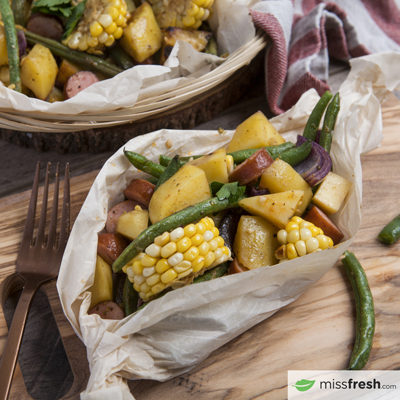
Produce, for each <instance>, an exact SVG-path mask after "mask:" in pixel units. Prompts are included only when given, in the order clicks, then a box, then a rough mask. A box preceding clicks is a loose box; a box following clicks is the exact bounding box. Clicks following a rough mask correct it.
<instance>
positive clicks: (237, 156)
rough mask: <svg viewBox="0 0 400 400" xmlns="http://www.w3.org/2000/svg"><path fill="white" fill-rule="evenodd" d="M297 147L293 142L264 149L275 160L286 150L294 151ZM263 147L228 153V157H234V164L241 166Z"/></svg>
mask: <svg viewBox="0 0 400 400" xmlns="http://www.w3.org/2000/svg"><path fill="white" fill-rule="evenodd" d="M294 147H295V144H294V143H292V142H285V143H281V144H278V145H276V146H267V147H264V148H265V150H267V151H268V153H269V154H270V156H271V157H272V158H273V159H275V158H278V157H279V155H280V154H282V153H283V152H284V151H286V150H290V149H293V148H294ZM260 149H261V147H259V148H257V149H245V150H238V151H235V152H233V153H228V155H230V156H232V158H233V162H234V163H235V164H236V165H237V164H241V163H242V162H243V161H245V160H247V159H248V158H249V157H250V156H252V155H253V154H254V153H256V152H257V151H258V150H260Z"/></svg>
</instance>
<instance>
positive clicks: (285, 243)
mask: <svg viewBox="0 0 400 400" xmlns="http://www.w3.org/2000/svg"><path fill="white" fill-rule="evenodd" d="M327 97H328V99H329V100H328V101H326V98H327ZM329 101H331V102H334V103H335V104H337V105H338V104H339V103H338V102H339V96H335V98H334V99H333V100H332V95H331V94H330V93H329V92H328V93H326V94H325V95H324V96H323V97H322V98H321V100H320V102H319V103H318V104H317V105H316V107H315V110H317V111H318V112H313V113H312V114H311V116H310V119H313V120H314V122H313V125H316V127H317V129H316V135H315V140H311V139H307V138H305V137H304V135H301V136H300V135H299V136H298V138H297V143H291V142H287V141H285V140H284V139H283V137H282V136H281V135H280V134H279V132H278V131H277V130H276V129H275V128H274V126H273V125H272V124H271V123H270V122H269V121H268V119H267V118H266V117H265V116H264V114H263V113H261V112H260V111H259V112H257V113H255V114H254V115H252V116H251V117H249V118H248V119H247V120H246V121H244V122H243V123H242V124H240V125H239V126H238V127H237V129H236V131H235V133H234V135H233V137H232V139H231V141H230V143H229V145H228V146H227V148H222V149H218V150H216V151H214V152H213V153H212V154H208V155H189V156H187V155H175V156H174V157H172V158H169V157H167V156H165V155H160V159H159V163H156V162H153V161H151V160H149V159H147V158H146V157H144V156H143V155H141V154H138V153H134V152H132V151H128V150H125V156H126V157H127V159H128V160H129V161H130V162H131V164H132V165H133V166H134V167H135V168H137V169H138V170H140V171H143V172H146V173H147V174H149V176H148V178H143V179H139V178H135V179H133V180H132V181H131V182H130V183H129V185H128V186H127V187H126V188H125V189H124V191H123V194H124V197H125V199H126V200H124V201H122V202H121V203H118V204H116V205H114V206H113V207H112V208H111V209H110V210H109V212H108V217H107V222H106V226H105V228H106V229H105V230H106V231H105V232H101V233H99V235H98V250H97V260H98V261H97V266H96V272H95V281H94V284H93V286H92V288H91V292H92V297H91V307H92V312H96V313H98V314H100V315H101V316H102V317H103V318H114V317H115V316H114V314H113V313H112V314H111V315H108V314H107V313H106V312H105V311H104V310H106V309H107V307H108V306H107V305H109V302H112V301H113V302H116V303H117V304H114V303H113V304H114V307H117V306H118V305H119V306H120V307H121V309H122V310H124V313H125V315H129V314H131V313H132V312H135V311H136V310H137V309H138V308H139V307H143V306H144V305H145V304H147V303H148V302H149V301H152V300H154V299H157V298H159V297H161V296H163V295H164V294H165V293H168V292H169V291H171V290H176V289H179V288H180V287H182V286H186V285H189V284H196V283H198V282H202V281H206V280H210V279H214V278H217V277H220V276H223V275H226V274H234V273H244V272H246V271H249V270H253V269H256V268H268V266H272V265H275V264H278V263H282V262H286V261H289V260H293V259H295V258H298V257H306V256H307V255H308V254H312V253H315V252H319V251H329V249H330V248H332V247H333V246H335V245H337V244H338V243H339V242H340V241H341V240H342V239H343V238H344V235H343V233H342V232H341V231H340V229H339V228H338V227H337V226H336V225H335V223H333V222H332V220H331V219H330V216H331V215H332V214H335V213H336V212H337V211H338V210H339V209H340V208H341V206H342V204H343V202H344V200H345V198H346V196H347V194H348V192H349V191H350V189H351V186H352V184H351V183H350V182H349V181H348V180H347V179H345V178H344V177H341V176H339V175H337V174H336V173H334V172H333V171H332V170H331V167H332V161H331V157H330V155H329V149H328V151H327V150H326V149H324V148H323V147H322V146H321V145H320V144H318V143H317V141H318V140H319V139H318V138H320V137H321V133H322V131H319V130H318V126H319V125H320V121H321V120H322V116H323V114H324V111H325V109H326V107H327V105H328V103H329ZM321 108H322V112H321ZM315 110H314V111H315ZM332 110H333V111H332ZM338 110H339V108H338V107H330V108H328V110H327V111H326V113H325V119H324V121H325V122H326V121H327V120H332V115H331V113H332V112H333V113H334V115H333V119H334V120H335V119H336V116H337V113H338ZM325 122H324V123H322V129H324V127H325V126H326V124H325ZM333 126H334V124H330V128H329V129H326V128H325V130H326V134H327V135H328V136H329V135H332V129H333ZM113 277H114V278H113ZM113 281H114V291H113ZM118 281H119V284H118ZM115 285H117V286H118V287H119V288H120V295H119V296H118V295H117V297H115V295H114V296H113V292H114V293H115V292H118V290H116V289H118V288H116V287H115ZM102 302H105V303H104V304H105V305H104V310H103V311H104V312H102V311H101V310H100V311H99V310H98V308H99V306H98V304H99V303H102ZM102 304H103V303H102ZM94 306H97V311H95V310H94V309H93V307H94Z"/></svg>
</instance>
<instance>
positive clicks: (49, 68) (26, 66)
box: [21, 44, 58, 100]
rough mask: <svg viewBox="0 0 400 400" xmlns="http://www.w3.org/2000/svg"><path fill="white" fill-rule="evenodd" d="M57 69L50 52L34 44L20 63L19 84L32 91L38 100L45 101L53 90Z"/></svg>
mask: <svg viewBox="0 0 400 400" xmlns="http://www.w3.org/2000/svg"><path fill="white" fill-rule="evenodd" d="M57 73H58V67H57V64H56V61H55V60H54V57H53V55H52V54H51V51H50V50H49V49H48V48H47V47H44V46H42V45H41V44H35V46H33V48H32V50H31V51H30V52H29V54H28V55H27V56H26V57H24V58H23V59H22V61H21V82H22V84H23V85H24V86H26V87H27V88H29V89H30V90H32V92H33V93H34V94H35V96H36V97H37V98H38V99H41V100H46V98H47V96H48V95H49V94H50V92H51V90H52V89H53V86H54V83H55V81H56V76H57Z"/></svg>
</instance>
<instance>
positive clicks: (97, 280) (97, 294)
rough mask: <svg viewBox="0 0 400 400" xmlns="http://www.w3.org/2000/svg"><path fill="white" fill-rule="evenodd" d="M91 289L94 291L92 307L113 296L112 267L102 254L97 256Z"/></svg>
mask: <svg viewBox="0 0 400 400" xmlns="http://www.w3.org/2000/svg"><path fill="white" fill-rule="evenodd" d="M89 291H90V292H91V293H92V298H91V301H90V308H92V307H94V306H95V305H96V304H98V303H100V302H102V301H106V300H112V298H113V283H112V271H111V267H110V266H109V265H108V264H107V263H106V262H105V261H104V260H103V259H102V258H101V257H100V256H97V259H96V270H95V273H94V282H93V285H92V287H91V288H89Z"/></svg>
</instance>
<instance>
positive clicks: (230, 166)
mask: <svg viewBox="0 0 400 400" xmlns="http://www.w3.org/2000/svg"><path fill="white" fill-rule="evenodd" d="M203 15H204V8H199V12H198V13H197V14H196V16H195V18H196V19H197V20H201V19H202V18H203ZM225 161H226V169H227V170H228V175H229V174H230V173H231V172H232V171H233V170H234V163H233V157H232V156H230V155H227V156H226V158H225Z"/></svg>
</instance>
